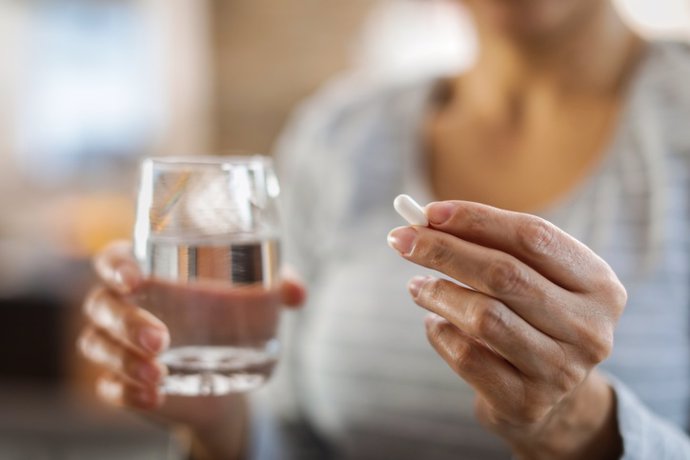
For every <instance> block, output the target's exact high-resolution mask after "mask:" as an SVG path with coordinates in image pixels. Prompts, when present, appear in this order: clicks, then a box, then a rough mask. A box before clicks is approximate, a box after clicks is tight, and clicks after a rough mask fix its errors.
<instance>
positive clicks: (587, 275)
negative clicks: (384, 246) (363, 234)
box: [389, 201, 627, 459]
mask: <svg viewBox="0 0 690 460" xmlns="http://www.w3.org/2000/svg"><path fill="white" fill-rule="evenodd" d="M426 213H427V216H428V217H429V220H430V222H431V224H430V226H429V227H428V228H427V227H401V228H398V229H395V230H393V231H392V232H391V233H390V235H389V244H390V245H391V246H392V247H394V248H395V249H396V250H397V251H398V252H400V253H401V254H402V256H403V257H405V258H406V259H408V260H410V261H412V262H414V263H417V264H419V265H423V266H425V267H428V268H432V269H435V270H438V271H440V272H442V273H444V274H446V275H448V276H449V277H450V278H452V279H454V280H457V281H459V282H461V283H463V284H465V285H466V286H470V287H471V288H472V289H468V288H466V287H463V286H460V285H459V284H456V283H454V282H451V281H448V280H444V279H436V278H431V277H425V278H414V279H412V280H411V281H410V284H409V289H410V292H411V294H412V297H413V298H414V300H415V302H416V303H417V304H419V305H420V306H422V307H424V308H426V309H427V310H429V311H431V312H432V314H431V315H430V316H429V317H428V318H427V321H426V330H427V335H428V338H429V341H430V342H431V344H432V345H433V347H434V348H435V349H436V351H437V352H438V354H439V355H441V357H442V358H443V359H444V360H445V361H446V362H447V363H448V364H449V365H450V367H451V368H452V369H453V370H454V371H455V372H456V373H457V374H458V375H459V376H460V377H462V378H463V379H464V380H465V381H467V382H468V383H469V384H470V385H471V386H472V387H473V388H474V389H475V391H476V392H477V405H476V413H477V416H478V418H479V420H480V421H481V422H482V423H483V424H484V425H485V426H487V427H488V428H489V429H490V430H492V431H493V432H495V433H497V434H498V435H500V436H501V437H503V438H504V439H505V440H507V441H508V443H509V444H510V445H511V447H512V448H513V451H514V452H515V454H516V455H518V456H520V457H524V458H591V459H594V458H615V457H616V456H617V455H618V454H620V450H621V441H620V436H619V435H618V429H617V422H616V419H615V410H614V406H615V402H614V396H613V392H612V390H611V389H610V388H609V386H608V384H607V382H606V381H605V379H604V378H603V377H601V375H599V374H598V373H597V372H596V371H595V370H594V371H593V369H594V367H595V366H596V365H597V364H598V363H600V362H601V361H603V360H604V359H605V358H606V357H607V356H608V355H609V354H610V352H611V349H612V345H613V333H614V328H615V325H616V322H617V320H618V318H619V316H620V315H621V313H622V312H623V308H624V306H625V303H626V299H627V295H626V292H625V289H624V288H623V286H622V285H621V283H620V281H619V280H618V278H617V277H616V275H615V274H614V272H613V270H612V269H611V268H610V267H609V266H608V265H607V264H606V263H605V262H604V261H603V260H602V259H601V258H599V257H598V256H597V255H596V254H595V253H594V252H592V251H591V250H590V249H589V248H587V247H586V246H585V245H583V244H582V243H580V242H578V241H577V240H575V239H574V238H572V237H571V236H569V235H568V234H566V233H565V232H563V231H561V230H559V229H558V228H557V227H555V226H553V225H552V224H550V223H548V222H546V221H545V220H543V219H540V218H538V217H535V216H532V215H528V214H521V213H516V212H509V211H504V210H500V209H496V208H492V207H489V206H484V205H480V204H477V203H469V202H462V201H446V202H438V203H432V204H430V205H429V206H427V208H426Z"/></svg>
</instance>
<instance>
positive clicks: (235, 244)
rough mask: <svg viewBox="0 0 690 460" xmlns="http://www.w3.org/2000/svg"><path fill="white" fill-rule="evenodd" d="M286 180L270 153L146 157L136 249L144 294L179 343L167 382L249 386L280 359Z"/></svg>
mask: <svg viewBox="0 0 690 460" xmlns="http://www.w3.org/2000/svg"><path fill="white" fill-rule="evenodd" d="M279 193H280V189H279V186H278V180H277V178H276V176H275V174H274V172H273V167H272V163H271V160H270V159H269V158H267V157H263V156H232V157H163V158H152V159H147V160H145V161H144V162H143V164H142V169H141V182H140V188H139V197H138V201H137V216H136V223H135V227H134V253H135V256H136V259H137V261H138V263H139V264H140V266H141V269H142V272H143V273H144V275H145V276H146V281H145V283H144V287H143V288H142V289H141V290H140V291H139V293H138V295H137V298H136V301H137V302H138V304H139V305H141V306H142V307H143V308H145V309H147V310H149V311H150V312H151V313H153V314H154V315H155V316H156V317H158V318H159V319H160V320H162V321H163V322H164V323H165V324H166V325H167V327H168V329H169V331H170V339H171V343H170V347H169V348H168V350H167V351H165V352H163V353H162V354H161V355H160V357H159V359H160V360H161V362H162V363H164V364H165V365H166V366H167V368H168V371H169V374H168V376H167V377H165V379H164V381H163V383H162V391H163V392H164V393H167V394H177V395H188V396H196V395H221V394H226V393H231V392H241V391H249V390H252V389H254V388H257V387H258V386H260V385H262V384H263V383H264V382H265V381H266V380H267V379H268V377H269V376H270V374H271V371H272V369H273V367H274V365H275V363H276V360H277V358H278V351H279V344H278V341H277V339H276V331H277V326H278V319H279V312H280V295H279V286H278V282H279V280H278V268H279V265H280V243H279V234H280V231H279V217H278V209H277V203H276V201H277V198H278V195H279Z"/></svg>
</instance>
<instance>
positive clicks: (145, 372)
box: [137, 362, 166, 383]
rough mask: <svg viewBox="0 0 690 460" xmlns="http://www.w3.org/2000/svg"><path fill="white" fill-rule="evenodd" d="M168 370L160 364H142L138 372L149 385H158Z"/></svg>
mask: <svg viewBox="0 0 690 460" xmlns="http://www.w3.org/2000/svg"><path fill="white" fill-rule="evenodd" d="M165 373H166V369H165V368H164V367H163V365H161V364H158V363H149V362H147V363H142V364H141V366H140V367H139V371H138V372H137V374H138V376H139V378H140V379H141V380H143V381H145V382H148V383H158V382H159V381H160V380H161V378H162V377H163V376H164V375H165Z"/></svg>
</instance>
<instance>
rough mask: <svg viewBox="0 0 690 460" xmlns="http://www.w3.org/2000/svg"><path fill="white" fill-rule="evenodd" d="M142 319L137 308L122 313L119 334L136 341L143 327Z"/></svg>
mask: <svg viewBox="0 0 690 460" xmlns="http://www.w3.org/2000/svg"><path fill="white" fill-rule="evenodd" d="M142 322H143V321H142V318H141V315H140V314H139V312H138V311H137V310H136V309H135V308H127V309H125V310H123V311H122V312H121V313H120V317H119V320H118V326H119V327H118V329H119V330H118V331H117V332H118V333H119V334H120V335H122V337H123V338H129V339H132V340H135V339H136V338H137V337H136V336H137V334H138V332H139V329H140V328H141V327H142Z"/></svg>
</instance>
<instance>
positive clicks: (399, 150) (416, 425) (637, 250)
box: [271, 43, 690, 460]
mask: <svg viewBox="0 0 690 460" xmlns="http://www.w3.org/2000/svg"><path fill="white" fill-rule="evenodd" d="M432 86H433V83H432V82H430V81H425V82H417V83H414V84H406V85H390V84H381V83H378V84H377V83H374V82H371V81H368V82H365V79H363V78H361V77H358V76H349V77H346V78H343V79H341V80H339V81H338V82H335V83H334V84H332V85H330V86H328V87H327V88H325V89H324V90H323V91H321V92H320V93H319V94H318V95H316V97H314V98H313V99H312V100H310V101H308V102H307V103H306V104H305V105H303V106H302V107H301V108H300V110H299V111H298V113H297V116H296V117H295V119H294V120H293V122H292V124H291V125H290V126H289V128H288V130H287V131H286V133H285V134H284V136H283V137H282V139H281V141H280V143H279V145H278V154H279V155H280V157H281V158H282V159H283V168H282V169H281V174H282V180H283V185H284V186H285V194H284V197H285V198H284V206H285V208H286V211H287V212H286V216H289V218H288V219H285V220H286V234H287V238H286V249H287V255H286V257H287V261H288V262H289V263H290V264H292V265H295V266H296V268H297V269H298V270H299V271H300V272H301V273H302V274H304V275H305V276H306V278H307V280H308V283H309V286H310V289H311V296H310V301H309V304H308V306H307V307H306V308H305V309H304V310H303V311H301V312H299V313H296V314H292V315H291V317H290V318H288V320H287V324H288V326H287V327H286V331H285V336H284V341H285V344H286V348H287V349H286V356H285V358H284V359H283V362H282V364H281V366H280V368H279V371H278V374H277V376H276V378H275V379H274V381H273V383H272V384H271V385H272V387H273V388H272V389H273V390H274V393H273V396H272V406H273V407H275V410H276V412H277V413H280V414H282V415H285V414H287V415H288V416H292V417H298V418H301V419H303V420H306V421H307V422H308V423H309V424H310V425H311V426H313V427H314V429H315V430H316V432H317V434H318V436H319V437H321V438H322V439H324V440H326V441H327V442H328V443H329V444H330V445H332V446H333V447H334V449H335V451H336V452H337V456H338V458H353V459H355V458H356V459H369V458H371V459H374V458H376V459H378V458H396V459H402V460H404V459H420V458H424V459H427V460H433V459H458V458H463V459H482V460H487V459H489V460H490V459H502V458H509V456H510V452H509V451H508V449H507V447H506V446H505V445H504V444H503V443H502V442H501V440H500V439H498V438H496V437H494V436H493V435H492V434H490V433H488V432H487V431H485V430H484V429H483V428H481V427H480V426H479V424H478V422H476V421H475V418H474V415H473V399H474V395H473V392H472V390H471V388H469V386H467V385H466V384H465V383H464V382H463V381H462V380H461V379H460V378H459V377H458V376H457V375H456V374H454V373H453V372H452V371H451V369H450V368H449V367H448V366H447V365H446V364H445V363H444V362H443V361H442V360H441V359H440V358H439V357H438V356H437V355H436V353H435V352H434V351H433V350H432V349H431V347H430V346H429V344H428V342H427V339H426V336H425V332H424V327H423V322H422V318H423V316H424V314H425V312H424V311H423V310H422V309H421V308H419V307H417V306H415V305H414V304H413V302H412V300H411V299H410V297H409V294H408V293H407V290H406V287H405V286H406V282H407V280H408V279H409V278H410V277H412V276H413V275H416V274H423V273H425V270H424V269H422V268H420V267H418V266H415V265H413V264H410V263H409V262H406V261H404V260H402V259H401V258H400V257H399V256H397V254H395V253H394V251H392V250H390V249H389V248H388V247H387V246H386V242H385V239H386V234H387V233H388V231H389V230H390V229H392V228H393V227H395V226H398V225H402V222H401V220H400V218H399V217H398V216H397V215H396V214H395V213H394V211H393V209H392V205H391V204H392V201H393V198H394V197H395V196H396V195H397V194H398V193H403V192H404V193H409V194H411V195H412V196H414V197H415V198H418V199H419V201H420V202H426V201H429V200H431V199H432V198H433V197H432V194H431V192H430V190H431V188H430V185H429V183H428V182H427V177H428V174H427V170H426V165H425V157H424V153H423V150H422V149H421V142H420V141H421V128H422V125H423V120H424V118H425V117H426V114H427V113H428V110H429V103H430V94H431V88H432ZM688 126H690V48H688V47H687V46H684V45H680V44H672V43H655V44H652V45H651V46H650V49H649V52H648V54H647V56H646V57H645V60H644V62H643V63H642V65H641V66H640V68H639V69H638V70H637V74H636V76H635V80H634V83H633V84H632V86H631V89H630V92H629V99H628V103H627V105H626V108H625V110H624V111H623V113H622V115H621V117H620V120H619V125H618V128H617V130H616V132H615V136H614V138H613V140H612V142H611V143H610V145H609V147H608V150H607V152H605V153H606V154H605V156H604V159H603V161H602V162H601V163H600V165H599V167H598V169H597V170H596V171H594V172H593V173H592V174H591V175H590V177H589V178H588V179H587V180H586V181H585V182H584V183H582V184H581V185H580V186H579V187H578V188H577V189H575V190H573V191H572V192H571V193H570V194H569V195H568V196H567V197H566V198H565V199H563V200H561V201H559V202H558V203H557V204H556V205H554V206H552V207H551V208H549V209H547V210H544V211H543V212H542V213H540V214H541V215H542V216H543V217H545V218H547V219H549V220H550V221H552V222H553V223H555V224H556V225H558V226H559V227H561V228H563V229H564V230H565V231H567V232H569V233H570V234H572V235H573V236H575V237H576V238H578V239H579V240H581V241H583V242H584V243H586V244H588V245H589V246H590V247H592V248H593V249H594V250H595V251H596V252H597V253H598V254H600V255H601V256H602V257H603V258H604V259H605V260H606V261H607V262H608V263H609V264H610V265H611V266H612V267H613V269H614V270H615V271H616V273H617V274H618V276H619V278H620V279H621V280H622V282H623V283H624V285H625V286H626V288H627V289H628V293H629V301H628V306H627V308H626V310H625V312H624V314H623V317H622V319H621V321H620V323H619V325H618V328H617V332H616V336H615V348H614V351H613V353H612V355H611V356H610V358H609V359H608V360H607V361H606V362H605V363H603V364H602V365H601V368H602V370H603V371H605V372H606V373H607V374H608V375H609V376H610V378H611V383H612V385H613V386H614V389H615V390H616V396H617V400H618V405H617V407H618V416H619V425H620V430H621V434H622V436H623V439H624V447H625V458H627V459H649V458H655V459H677V458H690V441H689V439H688V437H687V434H686V433H685V432H684V431H687V429H688V426H689V422H690V293H689V286H690V129H688Z"/></svg>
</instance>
